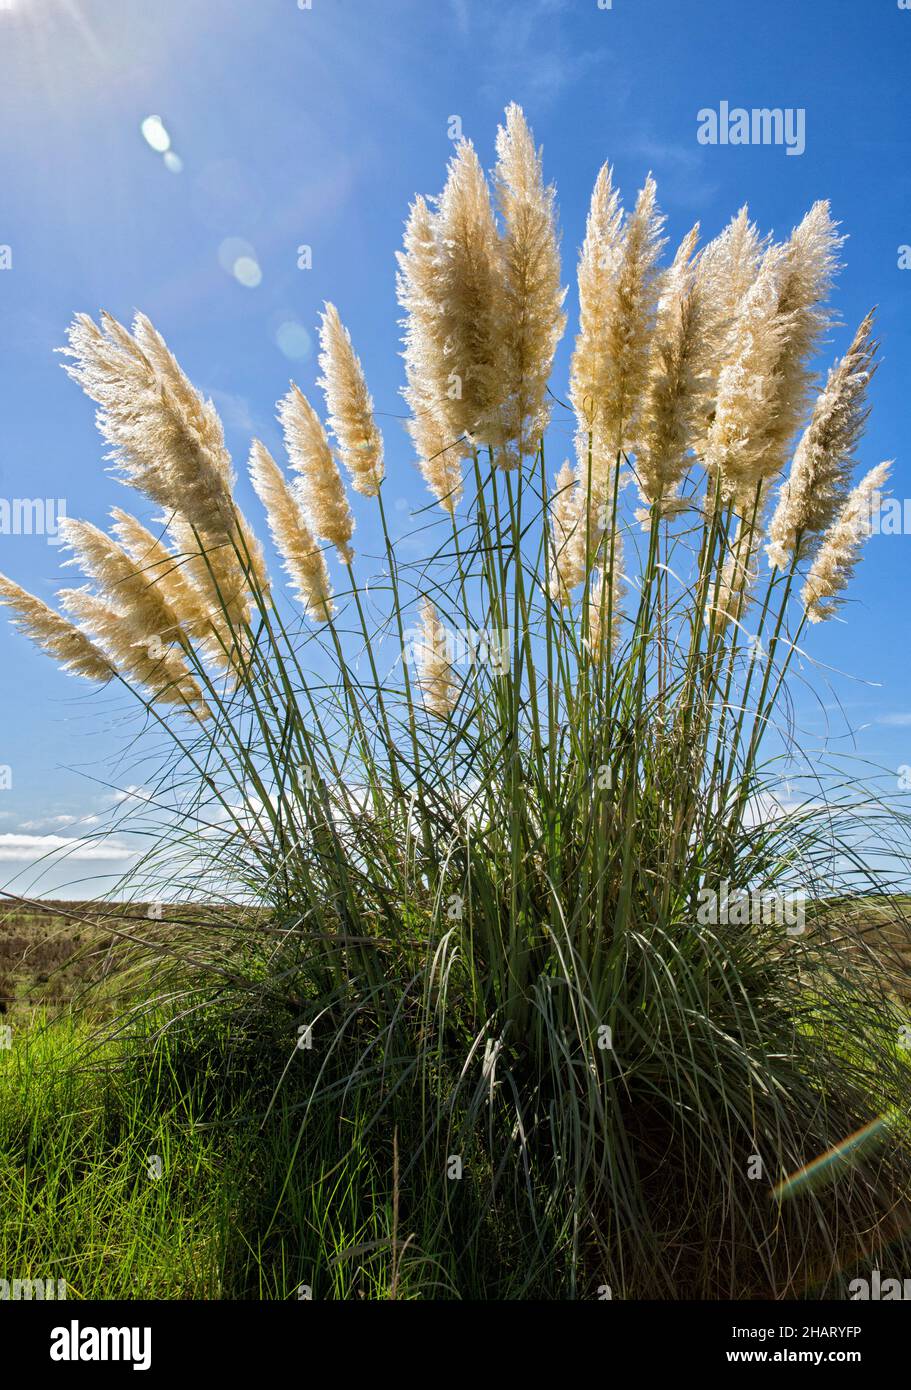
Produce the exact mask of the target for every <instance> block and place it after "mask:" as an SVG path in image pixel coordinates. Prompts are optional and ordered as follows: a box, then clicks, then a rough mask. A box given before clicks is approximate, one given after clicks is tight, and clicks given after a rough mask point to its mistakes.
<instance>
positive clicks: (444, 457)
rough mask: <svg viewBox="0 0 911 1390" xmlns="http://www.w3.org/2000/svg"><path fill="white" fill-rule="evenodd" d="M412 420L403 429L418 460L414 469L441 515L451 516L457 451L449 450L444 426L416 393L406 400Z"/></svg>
mask: <svg viewBox="0 0 911 1390" xmlns="http://www.w3.org/2000/svg"><path fill="white" fill-rule="evenodd" d="M407 399H408V402H409V405H410V406H411V409H412V412H413V413H412V416H411V418H410V419H409V420H408V421H407V422H406V425H405V428H406V429H407V431H408V433H409V435H410V436H411V440H412V443H413V444H414V448H415V452H416V454H417V456H418V467H419V468H420V470H421V473H422V475H423V477H424V480H425V482H426V483H427V486H428V487H429V488H430V491H431V492H432V493H433V495H434V497H435V498H436V499H437V501H438V502H439V504H440V506H441V507H442V508H443V510H444V511H447V512H450V513H452V512H454V511H455V509H456V506H457V504H458V501H459V498H460V497H461V496H462V462H461V450H460V449H459V448H458V447H457V446H453V445H452V444H451V443H450V442H449V440H448V435H447V433H446V425H445V423H444V422H443V421H442V420H441V419H440V417H439V415H438V414H437V412H436V411H435V410H434V409H433V407H432V405H431V404H430V403H429V402H428V401H427V400H426V398H424V397H422V396H421V395H420V394H419V393H418V392H417V391H414V392H409V393H408V396H407Z"/></svg>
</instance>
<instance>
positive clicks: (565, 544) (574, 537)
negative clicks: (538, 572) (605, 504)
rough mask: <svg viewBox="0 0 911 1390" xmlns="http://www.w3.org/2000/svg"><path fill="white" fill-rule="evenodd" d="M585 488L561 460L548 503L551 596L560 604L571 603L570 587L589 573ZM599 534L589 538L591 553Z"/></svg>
mask: <svg viewBox="0 0 911 1390" xmlns="http://www.w3.org/2000/svg"><path fill="white" fill-rule="evenodd" d="M586 502H587V493H586V488H585V486H584V485H583V484H582V482H581V481H580V479H579V478H577V476H576V473H575V470H574V469H573V468H572V467H571V466H570V463H569V461H568V460H567V461H566V462H564V464H563V467H562V468H561V469H560V471H559V473H558V474H557V477H556V480H555V483H554V494H553V499H552V501H551V504H550V523H551V560H550V586H549V590H550V596H551V598H552V599H553V600H554V602H555V603H559V604H560V606H561V607H563V608H568V607H569V606H570V604H571V603H572V590H573V589H575V588H577V587H578V586H579V585H580V584H581V583H582V582H583V580H584V579H585V576H586V574H587V573H588V566H587V564H586V535H585V531H586V521H585V516H586ZM600 539H601V536H600V534H598V535H597V536H590V537H589V547H590V549H591V551H592V552H594V551H595V550H596V549H597V546H598V543H599V541H600Z"/></svg>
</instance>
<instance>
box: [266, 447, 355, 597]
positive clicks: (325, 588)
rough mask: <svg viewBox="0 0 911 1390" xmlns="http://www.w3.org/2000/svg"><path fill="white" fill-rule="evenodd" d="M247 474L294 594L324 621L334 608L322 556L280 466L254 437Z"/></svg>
mask: <svg viewBox="0 0 911 1390" xmlns="http://www.w3.org/2000/svg"><path fill="white" fill-rule="evenodd" d="M250 477H251V479H252V482H253V486H254V488H255V489H256V494H257V496H258V497H259V499H260V501H261V502H262V504H263V506H264V507H265V509H266V516H267V518H268V522H269V530H270V531H271V533H272V538H273V540H274V541H275V547H276V549H277V550H278V553H279V554H280V555H281V557H282V559H283V560H284V562H285V571H286V573H287V574H288V575H289V576H290V578H291V580H292V583H293V584H294V587H295V597H296V598H297V599H298V600H299V601H300V602H301V603H302V604H303V605H304V609H305V612H306V614H307V616H308V617H309V618H312V619H313V620H314V621H316V622H325V621H326V619H327V618H328V617H330V616H331V614H332V613H333V611H334V609H333V605H332V601H331V600H332V586H331V584H330V582H329V570H328V567H327V565H326V557H325V556H324V555H323V552H322V551H321V550H320V548H319V544H318V542H317V541H316V539H315V537H314V535H313V533H312V531H311V530H310V528H309V527H308V525H307V522H306V519H305V517H304V514H303V511H302V509H301V507H300V504H299V503H298V500H297V498H296V497H295V495H294V493H293V492H292V490H291V488H290V487H289V486H288V484H287V482H286V481H285V478H284V475H283V474H282V471H281V469H280V468H279V466H278V464H277V463H276V462H275V460H274V459H273V457H272V455H271V454H270V453H269V451H268V449H267V448H266V447H265V445H264V444H261V443H260V441H259V440H258V439H254V441H253V447H252V449H251V451H250Z"/></svg>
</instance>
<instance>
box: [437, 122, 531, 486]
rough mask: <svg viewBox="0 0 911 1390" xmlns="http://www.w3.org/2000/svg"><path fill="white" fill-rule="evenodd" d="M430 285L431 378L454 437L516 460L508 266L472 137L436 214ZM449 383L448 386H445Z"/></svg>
mask: <svg viewBox="0 0 911 1390" xmlns="http://www.w3.org/2000/svg"><path fill="white" fill-rule="evenodd" d="M431 225H432V229H433V233H434V256H433V279H432V284H431V285H430V287H429V288H430V295H431V309H432V321H433V338H432V341H431V342H429V343H428V344H427V347H428V350H429V351H430V352H432V353H433V354H434V356H437V355H438V354H440V353H442V356H441V359H438V360H437V361H436V362H435V363H434V364H433V367H432V370H431V373H430V379H431V380H432V381H433V382H434V383H435V385H436V387H437V389H436V390H434V391H433V392H432V393H431V396H432V398H433V397H436V398H437V400H438V402H439V407H440V410H441V412H442V414H443V417H444V419H445V420H446V424H447V427H448V430H449V433H450V434H451V436H452V440H453V442H454V441H455V440H457V439H460V438H462V437H463V436H467V437H468V439H469V440H470V441H471V442H472V443H473V444H475V445H476V446H481V445H486V446H489V447H491V448H492V449H494V450H495V451H499V456H497V457H496V462H497V463H498V464H500V465H503V464H508V463H509V462H510V461H511V460H510V458H509V457H508V456H507V454H506V453H505V450H506V446H507V444H508V442H509V420H508V412H507V409H506V397H507V395H508V389H509V383H508V379H507V365H506V341H505V327H506V320H505V299H504V266H503V256H502V248H501V245H500V239H499V234H498V232H497V225H496V221H495V219H494V214H493V208H492V206H491V201H490V189H489V188H488V186H487V180H486V178H485V177H484V171H483V169H482V168H481V164H480V161H479V160H478V156H477V154H476V153H475V150H474V147H473V146H472V144H471V142H470V141H468V140H462V141H460V142H459V144H458V146H457V148H456V153H455V155H454V157H453V158H452V159H451V160H450V163H449V174H448V177H447V180H446V186H445V188H444V189H443V192H442V194H441V196H440V198H439V202H438V208H437V212H436V215H435V217H434V219H433V222H432V224H431ZM440 387H442V392H441V393H440V391H439V388H440Z"/></svg>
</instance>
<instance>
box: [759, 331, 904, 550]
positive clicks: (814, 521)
mask: <svg viewBox="0 0 911 1390" xmlns="http://www.w3.org/2000/svg"><path fill="white" fill-rule="evenodd" d="M876 348H877V344H876V343H875V342H874V341H873V314H872V312H871V313H869V314H868V315H867V316H866V318H865V319H864V320H863V322H862V323H861V325H860V327H859V328H858V330H857V332H856V333H855V335H854V339H853V341H852V343H851V346H850V347H849V349H848V351H847V353H846V354H845V356H844V357H843V358H842V359H841V361H840V362H838V363H836V365H835V366H834V367H833V368H832V369H831V371H830V372H829V376H828V380H827V382H826V386H825V389H824V390H823V391H822V392H821V394H820V395H819V396H818V398H817V400H816V404H815V405H814V407H813V414H812V416H811V418H810V423H809V425H808V426H807V428H806V430H805V431H804V433H803V435H802V436H801V439H800V443H799V444H798V446H797V449H796V452H795V454H794V461H793V463H792V464H791V472H790V474H789V476H788V479H787V481H786V482H785V483H783V484H782V487H781V492H780V494H779V498H778V506H777V507H776V509H775V514H774V516H773V517H772V522H771V525H770V527H769V542H770V543H769V545H767V546H766V551H767V553H768V557H769V564H770V565H772V566H773V567H777V568H779V569H784V568H786V567H787V566H788V565H789V564H790V563H791V561H792V559H794V558H795V557H796V558H797V559H798V560H802V559H805V558H806V557H807V556H808V555H811V554H812V553H813V552H814V551H815V550H816V549H817V547H818V544H819V538H820V537H821V534H822V532H823V531H825V529H826V528H827V527H828V526H829V525H830V524H831V522H832V520H833V519H834V517H835V514H836V512H837V511H838V509H839V507H840V506H842V504H843V503H844V500H845V497H846V495H847V493H848V490H849V487H850V482H849V480H850V476H851V473H852V471H853V468H854V458H853V453H854V449H855V448H856V446H857V443H858V441H859V439H860V436H861V434H862V433H863V429H864V425H865V424H866V421H867V416H868V415H869V409H868V407H867V406H866V393H867V387H868V386H869V384H870V380H871V378H872V376H873V373H874V372H875V370H876V367H875V364H874V361H873V358H874V355H875V353H876Z"/></svg>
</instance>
